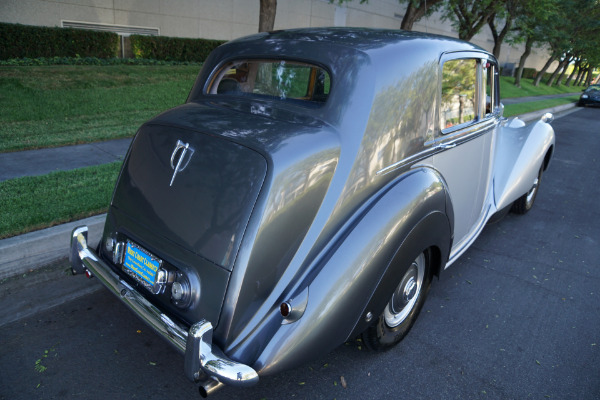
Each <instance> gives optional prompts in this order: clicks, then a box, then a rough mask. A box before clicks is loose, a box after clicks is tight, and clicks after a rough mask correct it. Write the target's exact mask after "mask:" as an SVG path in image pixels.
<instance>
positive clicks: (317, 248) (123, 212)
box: [72, 28, 554, 391]
mask: <svg viewBox="0 0 600 400" xmlns="http://www.w3.org/2000/svg"><path fill="white" fill-rule="evenodd" d="M462 59H470V60H475V61H474V64H473V65H474V66H475V68H476V71H477V72H476V76H477V83H476V84H475V86H474V87H475V92H474V99H475V100H476V101H475V102H473V110H472V111H473V116H474V118H473V119H472V120H470V121H468V122H465V123H461V122H460V121H459V123H458V124H456V125H454V126H441V122H440V121H441V119H440V114H441V113H442V112H444V110H442V108H443V107H442V103H443V99H442V90H443V89H442V80H443V79H444V73H443V66H444V64H445V63H447V62H449V61H452V60H462ZM236 60H286V61H289V62H297V63H301V64H307V65H312V66H318V67H319V68H320V69H322V70H323V71H326V73H327V74H328V75H329V77H330V83H329V84H330V89H329V92H328V96H327V98H326V101H322V102H319V103H318V104H308V103H305V104H302V102H294V101H289V99H284V98H268V97H264V98H263V97H259V96H242V95H235V94H221V93H219V92H218V91H217V90H216V88H215V85H216V84H217V83H216V82H217V81H218V80H219V79H222V78H223V72H222V71H223V70H224V68H226V67H227V66H228V65H232V63H233V64H234V63H235V62H236ZM483 69H486V71H491V72H492V73H491V76H489V77H488V78H487V82H488V85H487V89H484V88H485V87H486V85H485V82H484V81H483V79H484V78H483V75H482V74H483V72H482V71H483ZM497 72H498V68H497V62H496V60H495V59H494V57H493V56H492V55H491V54H490V53H488V52H486V51H484V50H482V49H480V48H478V47H476V46H474V45H472V44H470V43H466V42H462V41H458V40H455V39H451V38H447V37H441V36H432V35H426V34H421V33H412V32H403V31H388V30H367V29H350V28H323V29H300V30H291V31H280V32H273V33H263V34H258V35H254V36H250V37H246V38H241V39H238V40H234V41H231V42H229V43H227V44H225V45H223V46H221V47H219V48H217V49H216V50H215V51H214V52H213V53H212V54H211V55H210V57H209V58H208V60H207V61H206V63H205V64H204V66H203V68H202V70H201V72H200V74H199V76H198V78H197V80H196V83H195V85H194V87H193V89H192V91H191V93H190V95H189V98H188V100H187V102H186V104H184V105H182V106H179V107H176V108H174V109H172V110H169V111H167V112H165V113H163V114H161V115H159V116H157V117H156V118H154V119H152V120H151V121H149V122H147V123H145V124H144V125H143V126H142V127H141V128H140V130H139V131H138V133H137V135H136V137H135V138H134V140H133V142H132V145H131V148H130V150H129V153H128V155H127V157H126V159H125V162H124V165H123V168H122V171H121V174H120V176H119V180H118V182H117V185H116V188H115V192H114V196H113V199H112V202H111V206H110V210H109V213H108V216H107V220H106V226H105V230H104V235H103V239H102V241H101V243H100V245H99V248H98V250H97V252H94V251H93V250H91V249H89V248H87V243H86V229H85V228H79V229H78V230H76V231H74V234H73V239H72V264H73V269H74V270H75V271H77V272H84V271H86V272H88V274H89V275H95V276H98V277H100V279H101V280H102V281H103V283H105V284H106V285H107V286H108V287H109V288H111V290H113V292H114V293H115V294H116V295H117V296H120V297H121V299H122V300H123V301H124V302H125V303H126V304H128V305H129V306H130V307H131V308H132V309H133V310H134V311H135V312H136V313H137V314H138V315H140V316H141V317H142V318H144V319H145V320H146V321H147V322H148V323H149V324H150V325H152V326H153V327H154V328H155V329H156V330H157V332H159V333H160V334H161V335H162V336H164V337H165V338H167V339H168V340H169V341H170V342H171V343H172V344H174V345H175V347H176V348H177V349H179V350H180V351H181V352H182V353H184V354H185V371H186V374H187V376H188V377H189V378H190V379H191V380H195V381H197V382H200V383H201V384H202V385H204V386H205V388H206V391H210V390H212V389H213V388H214V387H216V386H218V385H219V383H226V384H232V385H236V384H238V385H247V384H253V383H255V382H256V381H257V380H258V375H262V374H267V373H275V372H278V371H282V370H285V369H288V368H291V367H294V366H296V365H298V364H300V363H302V362H305V361H307V360H310V359H312V358H315V357H317V356H319V355H321V354H323V353H324V352H328V351H330V350H332V349H333V348H335V347H336V346H338V345H340V344H341V343H343V342H344V341H346V340H348V339H350V338H352V337H354V336H356V335H357V334H360V333H361V332H362V331H364V330H365V329H367V328H368V327H369V326H370V325H371V324H372V323H373V321H374V319H373V316H374V315H375V316H378V315H380V314H381V313H382V311H383V310H384V308H385V306H386V304H387V303H388V301H389V299H390V297H391V296H392V293H393V292H394V290H395V289H396V287H397V286H398V283H399V281H400V280H401V279H402V277H403V275H404V273H405V272H406V269H407V268H408V266H410V265H411V262H413V260H415V259H416V258H417V257H418V256H419V254H422V253H423V251H424V250H428V251H429V252H430V254H431V257H430V263H431V268H432V273H433V274H435V275H439V274H440V273H441V272H442V271H443V270H444V268H446V267H448V266H449V265H450V264H452V263H453V262H454V261H455V260H456V258H457V257H459V256H460V255H461V254H462V253H463V252H464V251H465V250H466V249H467V247H468V246H469V245H470V244H471V243H472V242H473V241H474V240H475V239H476V237H477V236H478V235H479V233H480V232H481V230H482V229H483V227H484V225H485V224H486V222H487V221H488V220H489V219H490V218H491V217H492V216H493V215H494V214H495V213H497V212H498V211H500V210H502V209H505V208H507V207H510V206H511V204H512V203H513V202H514V201H515V200H517V199H519V198H520V197H521V196H523V195H524V194H527V193H528V192H530V190H531V189H532V187H534V186H535V185H536V182H537V179H538V176H539V173H540V171H541V170H544V169H546V168H547V166H548V163H549V161H550V159H551V155H552V151H553V146H554V133H553V130H552V128H551V127H550V125H549V124H548V123H546V121H547V120H548V118H544V120H543V121H542V120H540V121H538V122H535V123H533V124H530V125H527V126H526V125H525V124H523V123H521V122H520V121H518V120H510V121H509V120H507V119H505V118H503V117H502V106H501V104H500V101H499V96H498V79H497ZM485 90H487V93H485V92H484V91H485ZM448 125H450V124H448ZM128 243H130V244H131V246H139V247H140V248H143V249H145V250H146V251H147V252H148V254H150V255H151V256H152V257H155V258H156V259H157V260H161V262H162V264H161V268H163V269H164V271H165V274H164V276H163V277H162V278H160V277H158V278H154V279H155V280H156V281H153V282H146V283H144V282H141V281H140V280H139V279H138V280H135V279H133V278H132V276H131V273H127V272H126V271H125V269H124V268H123V265H122V263H123V257H124V256H123V252H124V251H125V250H124V249H125V248H128V247H127V246H128ZM182 277H183V278H182ZM180 278H181V279H180ZM161 279H162V281H161V282H158V281H159V280H161ZM174 282H178V283H177V284H176V285H177V287H176V288H175V286H174ZM186 285H187V286H186ZM180 290H184V291H186V290H187V291H186V292H185V293H184V295H181V293H180ZM183 303H185V304H183ZM282 306H283V307H285V308H286V309H285V312H284V310H283V309H282ZM107 318H109V317H108V316H107Z"/></svg>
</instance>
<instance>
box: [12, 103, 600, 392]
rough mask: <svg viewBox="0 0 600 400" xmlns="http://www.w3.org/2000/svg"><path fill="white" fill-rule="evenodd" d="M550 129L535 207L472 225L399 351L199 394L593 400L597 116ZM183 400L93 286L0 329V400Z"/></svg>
mask: <svg viewBox="0 0 600 400" xmlns="http://www.w3.org/2000/svg"><path fill="white" fill-rule="evenodd" d="M553 126H554V128H555V131H556V133H557V145H556V152H555V158H554V161H553V163H552V164H551V165H550V168H549V170H548V171H547V172H546V174H545V175H544V176H543V181H542V185H541V188H540V192H539V195H538V198H537V201H536V205H535V206H534V209H533V210H532V211H531V212H530V213H528V214H527V215H525V216H515V215H508V216H507V217H505V218H504V219H503V220H501V221H500V222H498V223H496V224H493V225H488V226H487V227H486V228H485V229H484V231H483V233H482V235H481V236H480V237H479V239H478V240H477V241H476V242H475V243H474V245H473V246H472V247H471V248H470V249H469V250H468V251H467V252H466V253H465V254H464V255H463V256H462V257H461V258H460V259H459V260H458V261H457V262H456V263H455V264H454V265H453V266H452V267H450V268H449V269H448V270H446V271H445V273H444V274H443V275H442V276H441V279H440V280H439V281H437V280H436V281H434V283H433V286H432V290H431V292H430V295H429V298H428V300H427V302H426V303H425V306H424V309H423V312H422V314H421V316H420V317H419V320H418V321H417V323H416V324H415V326H414V328H413V330H412V331H411V333H410V334H409V335H408V337H407V338H406V339H405V340H404V341H403V342H402V343H401V344H400V345H399V346H397V347H395V348H393V349H392V350H390V351H388V352H385V353H379V354H378V353H373V352H369V351H366V350H365V349H364V348H363V347H362V346H361V344H360V343H357V342H353V343H348V344H346V345H342V346H341V347H339V348H338V349H336V350H335V351H333V352H332V353H330V354H324V355H323V356H322V358H321V359H319V360H315V361H313V362H311V363H309V364H306V365H304V366H301V367H299V368H297V369H295V370H292V371H289V372H287V373H283V374H279V375H276V376H272V377H263V378H261V381H260V383H259V384H258V385H257V386H255V387H252V388H249V389H236V388H225V389H223V390H221V391H220V392H218V393H216V394H215V395H214V396H213V397H212V398H213V399H238V398H239V399H334V398H335V399H480V398H481V399H529V398H531V399H598V398H600V301H599V300H600V270H599V262H598V259H599V258H600V248H599V243H598V242H599V240H600V224H599V222H600V211H599V207H598V199H600V179H599V170H600V168H599V160H600V109H589V108H586V109H582V110H578V111H576V112H574V113H572V114H570V115H568V116H565V117H563V118H560V119H557V120H556V121H555V122H554V123H553ZM24 279H27V278H24ZM61 279H62V280H67V279H69V280H75V279H79V280H81V282H82V283H81V284H82V285H84V282H87V280H85V278H83V277H66V276H62V277H60V278H56V279H55V280H54V281H53V283H52V284H53V285H55V286H56V285H60V284H61V283H60V282H61ZM45 287H46V289H43V288H40V289H39V291H40V292H43V290H53V289H52V285H51V284H49V285H48V286H45ZM1 288H2V287H1V286H0V289H1ZM15 295H18V293H16V294H15ZM2 302H3V303H4V304H6V303H7V302H10V296H6V297H5V298H3V300H2ZM341 377H343V378H344V379H343V380H344V381H345V385H343V384H342V379H341ZM196 397H197V391H196V389H195V387H194V386H193V385H192V384H190V383H189V382H188V381H187V380H186V379H185V378H184V377H183V358H182V357H181V356H179V355H178V354H176V353H175V352H174V351H172V350H171V348H170V347H169V346H168V345H166V344H165V343H164V342H163V341H162V340H161V339H159V338H158V337H157V336H155V335H154V334H153V333H152V332H151V331H150V329H149V328H146V326H145V325H144V324H143V323H142V322H140V321H138V319H137V318H136V317H135V316H133V314H131V313H130V312H129V311H128V310H127V309H126V308H125V307H124V306H122V305H121V304H120V303H119V301H118V300H117V299H115V298H113V297H112V295H110V294H109V293H108V292H107V291H105V290H101V291H95V292H93V293H92V294H87V295H85V296H83V297H80V298H79V299H78V300H76V301H70V302H67V303H64V304H62V305H59V306H56V307H54V308H51V309H50V310H47V311H45V312H42V313H37V314H35V315H31V316H29V317H26V318H23V319H20V320H18V321H16V322H12V323H9V324H5V325H4V326H0V398H1V399H7V400H8V399H52V398H61V399H62V398H82V399H106V398H118V399H133V398H143V399H174V398H177V399H183V398H190V399H192V398H196Z"/></svg>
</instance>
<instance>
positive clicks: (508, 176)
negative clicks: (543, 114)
mask: <svg viewBox="0 0 600 400" xmlns="http://www.w3.org/2000/svg"><path fill="white" fill-rule="evenodd" d="M498 133H499V135H498V139H497V142H496V155H495V161H494V164H495V165H494V200H495V202H496V209H497V210H501V209H503V208H504V207H507V206H509V205H510V204H511V203H512V202H513V201H515V200H516V199H518V198H519V197H521V196H522V195H523V194H524V193H527V192H528V191H529V190H530V189H531V187H532V185H533V182H534V180H535V179H536V177H537V175H538V171H539V170H540V168H541V167H542V166H543V167H544V168H545V167H547V164H548V162H549V161H550V160H549V159H546V155H547V154H551V153H552V151H551V149H552V148H553V147H554V140H555V139H554V130H553V129H552V127H551V126H550V125H549V124H547V123H545V122H543V121H538V122H536V123H533V124H530V125H527V126H522V127H515V128H513V127H511V126H509V125H505V126H502V127H501V128H500V130H499V132H498Z"/></svg>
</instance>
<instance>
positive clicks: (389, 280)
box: [348, 211, 452, 338]
mask: <svg viewBox="0 0 600 400" xmlns="http://www.w3.org/2000/svg"><path fill="white" fill-rule="evenodd" d="M451 235H452V232H451V226H450V223H449V221H448V218H447V217H446V215H445V214H444V213H442V212H439V211H436V212H432V213H430V214H428V215H426V216H425V217H423V219H421V220H420V221H419V223H418V224H417V225H416V226H415V227H414V228H413V229H412V230H411V231H410V232H409V233H408V234H407V235H406V236H405V237H404V238H403V239H402V240H401V242H400V243H399V244H397V245H396V247H397V250H396V252H395V253H394V256H393V258H392V259H391V260H390V261H389V263H388V265H387V267H386V268H385V272H384V273H383V275H382V276H381V279H380V280H379V283H378V284H377V286H376V288H375V290H374V291H373V293H372V294H371V296H370V299H369V301H368V303H366V305H365V307H364V309H363V311H362V313H361V318H360V319H359V320H357V322H356V325H355V327H354V329H353V330H352V333H351V334H350V335H349V337H348V338H352V337H355V336H357V335H359V334H360V333H361V332H363V331H364V330H365V329H366V328H367V327H368V326H369V325H371V324H373V323H376V322H377V318H378V317H379V315H380V314H381V313H382V312H383V310H384V308H385V306H386V304H387V303H388V301H389V299H390V297H391V296H392V293H393V292H394V290H395V289H396V287H397V285H398V283H399V282H400V280H401V279H402V277H403V276H404V273H405V272H406V270H407V269H408V267H409V266H410V265H411V263H412V262H413V261H414V260H415V258H417V257H418V255H419V254H421V253H423V252H425V251H429V263H430V265H429V275H430V276H429V278H433V276H434V275H435V276H438V277H439V275H440V272H441V271H442V270H443V269H444V266H445V264H446V262H447V261H448V257H449V254H450V247H451V246H452V240H451ZM369 316H370V317H369Z"/></svg>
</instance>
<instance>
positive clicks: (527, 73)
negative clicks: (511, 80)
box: [521, 68, 538, 79]
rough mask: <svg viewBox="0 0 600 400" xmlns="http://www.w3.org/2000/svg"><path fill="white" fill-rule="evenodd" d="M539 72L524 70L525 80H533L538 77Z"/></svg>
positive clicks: (529, 69)
mask: <svg viewBox="0 0 600 400" xmlns="http://www.w3.org/2000/svg"><path fill="white" fill-rule="evenodd" d="M537 73H538V71H537V70H536V69H535V68H523V76H522V77H521V78H523V79H533V78H535V77H536V76H537Z"/></svg>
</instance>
